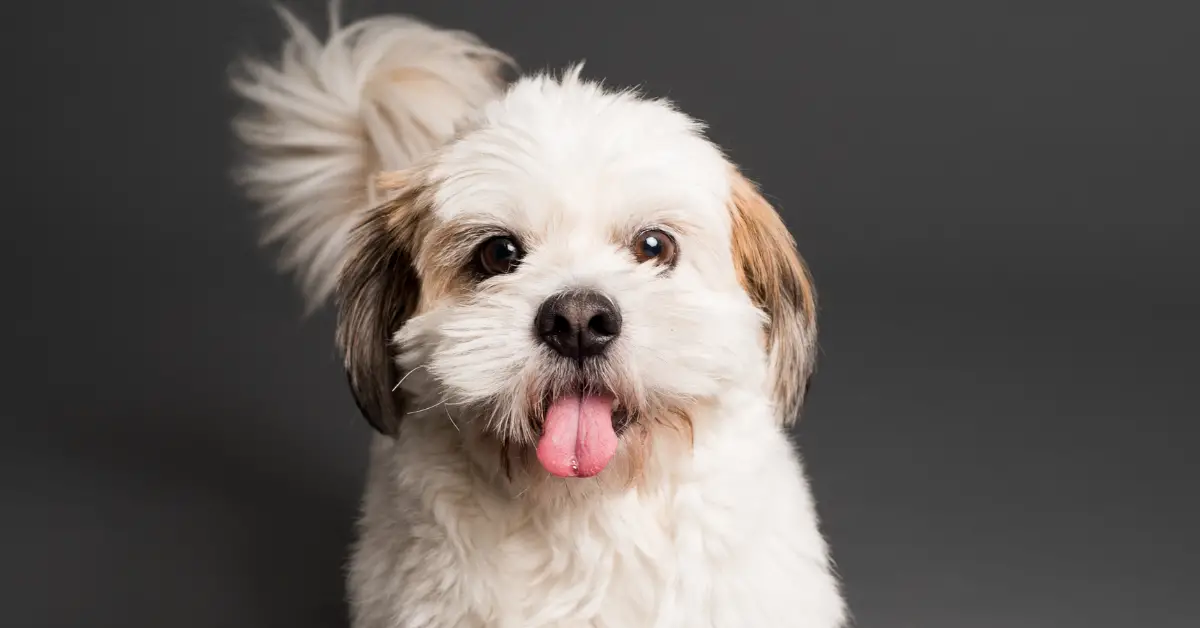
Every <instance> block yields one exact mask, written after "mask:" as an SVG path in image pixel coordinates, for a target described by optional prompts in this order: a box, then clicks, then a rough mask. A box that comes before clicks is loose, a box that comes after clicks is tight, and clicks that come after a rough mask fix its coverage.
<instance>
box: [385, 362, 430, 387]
mask: <svg viewBox="0 0 1200 628" xmlns="http://www.w3.org/2000/svg"><path fill="white" fill-rule="evenodd" d="M423 368H425V365H424V364H418V365H417V366H416V368H414V369H413V370H411V371H409V372H407V373H405V374H404V377H401V378H400V381H398V382H396V385H395V386H392V392H396V389H397V388H400V384H403V383H404V380H406V379H408V376H409V375H412V374H413V373H416V372H417V371H418V370H420V369H423Z"/></svg>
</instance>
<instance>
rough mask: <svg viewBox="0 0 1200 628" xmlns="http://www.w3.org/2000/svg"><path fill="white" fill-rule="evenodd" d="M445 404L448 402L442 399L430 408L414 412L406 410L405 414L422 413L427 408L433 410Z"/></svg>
mask: <svg viewBox="0 0 1200 628" xmlns="http://www.w3.org/2000/svg"><path fill="white" fill-rule="evenodd" d="M445 404H446V402H445V400H442V401H439V402H437V403H435V404H433V405H432V406H429V407H428V408H421V409H420V410H413V411H412V412H405V414H420V413H422V412H425V411H427V410H432V409H434V408H436V407H438V406H441V405H445ZM455 427H458V426H455Z"/></svg>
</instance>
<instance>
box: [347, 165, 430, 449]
mask: <svg viewBox="0 0 1200 628" xmlns="http://www.w3.org/2000/svg"><path fill="white" fill-rule="evenodd" d="M399 181H400V179H399V178H397V179H396V180H395V181H393V182H394V183H397V184H398V183H399ZM426 196H427V195H426V194H425V193H424V189H423V188H422V187H420V186H408V187H405V188H404V189H402V190H400V191H399V193H398V194H397V195H395V196H394V197H393V198H392V200H390V201H388V202H386V203H384V204H383V205H381V206H379V207H378V208H375V209H373V210H371V211H370V213H369V214H368V215H367V216H366V217H365V219H364V220H363V221H362V223H360V224H359V226H358V227H357V229H356V230H355V231H354V233H353V234H352V235H351V242H350V247H349V250H350V253H351V255H350V258H349V259H348V260H347V262H346V265H345V266H344V267H343V269H342V273H341V277H340V280H339V283H338V299H337V303H338V327H337V344H338V347H339V349H340V350H341V353H342V358H343V361H344V365H345V368H346V375H347V378H348V379H349V383H350V389H351V392H352V393H353V394H354V399H355V402H356V403H357V404H358V407H359V410H360V411H361V412H362V414H363V416H364V417H365V418H366V419H367V421H368V422H370V424H371V426H372V427H374V428H375V429H376V430H377V431H378V432H380V433H382V434H387V435H391V436H395V435H396V434H397V433H398V431H399V426H400V419H401V417H403V416H404V411H405V400H404V398H403V394H402V393H401V392H400V391H397V390H394V387H395V386H396V384H397V382H399V376H398V375H399V374H398V372H397V371H398V369H397V368H396V363H395V352H394V349H393V347H392V336H393V334H395V333H396V331H398V330H399V329H400V327H401V326H402V325H403V324H404V322H405V321H407V320H408V319H409V318H410V317H411V316H412V315H413V314H414V313H416V310H417V308H418V307H419V304H420V300H421V282H420V279H419V278H418V276H417V272H416V268H415V265H414V260H415V258H416V252H417V250H416V247H417V246H418V244H419V243H420V242H421V241H422V239H423V238H424V236H425V234H426V233H428V231H429V224H430V220H431V214H430V205H429V202H428V199H427V198H426Z"/></svg>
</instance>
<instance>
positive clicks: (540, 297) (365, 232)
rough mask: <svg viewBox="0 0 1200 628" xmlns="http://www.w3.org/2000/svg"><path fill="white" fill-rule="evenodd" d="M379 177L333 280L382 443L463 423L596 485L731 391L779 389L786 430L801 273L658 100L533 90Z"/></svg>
mask: <svg viewBox="0 0 1200 628" xmlns="http://www.w3.org/2000/svg"><path fill="white" fill-rule="evenodd" d="M384 183H385V187H388V188H391V189H392V190H393V196H392V200H390V201H388V202H387V203H385V204H383V205H382V206H381V207H379V208H378V209H376V210H374V211H373V212H372V214H371V216H370V217H369V218H368V220H366V221H365V222H364V223H363V225H362V226H361V227H360V228H359V230H358V231H357V233H356V235H355V240H354V242H353V243H352V247H351V252H352V254H351V258H350V260H349V261H348V263H347V264H346V266H345V268H344V269H343V273H342V277H341V285H340V307H341V312H340V315H341V323H340V330H339V342H340V344H341V346H342V348H343V351H344V352H345V359H346V366H347V370H348V372H349V375H350V380H351V385H352V387H353V389H354V392H355V396H356V398H357V399H358V401H359V404H360V407H361V408H362V410H363V412H364V414H365V415H366V416H367V418H368V419H369V420H370V421H371V422H372V424H373V425H374V426H375V427H376V428H377V429H378V430H380V431H382V432H385V433H390V434H394V433H396V431H397V430H398V429H399V424H400V421H401V420H402V419H404V420H439V421H451V420H454V421H455V424H456V426H457V427H459V428H460V429H462V430H464V431H470V432H471V433H474V434H478V435H484V436H485V437H487V438H492V439H495V441H496V442H499V443H501V444H503V445H505V449H508V447H509V446H516V447H519V448H527V449H533V448H536V451H537V454H538V458H539V460H540V461H541V462H542V466H543V467H545V469H546V470H547V471H549V472H550V473H553V474H555V475H560V476H590V475H594V474H596V473H599V472H600V471H601V470H602V469H603V468H604V467H605V466H606V464H607V463H608V461H609V460H610V459H611V458H612V457H613V455H614V454H615V453H616V450H617V449H619V448H620V447H621V443H622V442H623V441H628V440H629V437H628V436H627V435H629V434H632V433H638V434H641V435H642V436H645V435H646V434H651V435H652V433H651V432H650V430H652V429H653V428H654V426H662V425H668V426H671V427H672V428H680V427H685V428H687V429H691V427H692V426H691V425H690V423H689V422H690V421H691V420H692V419H691V417H692V416H693V414H694V413H693V412H692V410H693V409H694V408H695V407H696V406H697V404H704V403H710V402H712V401H713V400H714V399H717V398H719V397H720V396H721V395H723V394H724V393H726V392H727V391H729V390H731V389H734V388H742V389H748V390H755V391H758V392H761V393H763V394H766V395H770V396H771V397H772V399H773V400H774V402H775V404H776V408H777V414H778V417H779V420H780V421H783V422H787V421H789V420H790V419H791V418H792V417H794V416H795V414H796V413H797V411H798V410H799V405H800V400H801V398H802V396H803V390H804V386H805V384H806V380H807V377H808V375H809V372H810V370H811V368H812V352H813V351H812V350H813V346H814V331H815V328H814V324H813V291H812V287H811V284H810V282H809V279H808V275H807V272H806V270H805V268H804V266H803V264H802V263H801V261H800V258H799V257H798V255H797V254H796V251H795V248H794V244H793V243H792V240H791V237H790V236H789V235H788V233H787V231H786V229H785V228H784V227H783V224H782V222H781V221H780V220H779V217H778V216H777V214H776V213H775V211H774V210H773V209H772V208H771V207H770V206H769V205H768V204H767V203H766V201H765V200H763V198H762V197H761V196H760V195H759V194H758V193H757V191H756V190H755V189H754V187H753V186H752V185H751V184H750V183H749V182H747V181H746V180H745V179H744V178H742V176H741V175H740V174H738V172H737V171H736V170H735V169H734V168H733V167H731V166H730V165H729V163H728V162H727V161H726V160H725V159H724V157H723V156H722V155H721V153H720V152H719V151H718V150H717V149H716V148H715V147H713V146H712V145H711V144H710V143H709V142H708V141H707V140H705V139H704V138H703V137H702V135H701V129H700V126H699V125H698V124H697V123H696V122H694V121H693V120H691V119H690V118H688V117H686V116H684V115H683V114H681V113H678V112H677V111H675V110H674V109H672V108H671V107H670V106H668V105H666V104H664V103H662V102H657V101H647V100H643V99H640V98H638V97H636V96H634V95H631V94H612V93H605V92H603V91H602V90H600V89H599V88H598V87H597V86H594V85H590V84H587V83H583V82H581V81H580V80H579V79H578V77H577V75H576V74H575V73H571V74H568V75H567V76H566V77H565V78H564V79H563V81H562V82H561V83H560V82H557V81H553V80H551V79H549V78H544V77H543V78H539V79H530V80H526V81H523V82H521V83H518V84H517V85H516V86H515V87H514V88H513V90H512V91H510V93H509V94H508V95H507V96H506V97H505V98H504V99H503V100H501V101H499V102H496V103H493V105H492V106H490V107H489V108H488V109H487V110H486V111H485V112H483V115H482V120H481V121H480V122H479V124H478V125H477V126H476V127H473V128H472V130H470V131H468V132H466V133H464V134H463V135H462V136H461V137H460V138H459V139H457V140H456V141H454V142H452V143H451V144H449V145H448V146H446V147H445V148H444V149H443V150H441V151H439V152H438V153H437V154H436V155H435V156H434V157H433V158H432V159H431V160H429V161H427V162H426V163H423V164H422V165H420V166H418V167H416V168H413V169H412V170H410V171H406V172H402V173H392V174H388V175H385V182H384ZM430 406H432V407H430ZM410 415H411V416H410ZM422 415H424V416H422ZM406 416H407V418H406Z"/></svg>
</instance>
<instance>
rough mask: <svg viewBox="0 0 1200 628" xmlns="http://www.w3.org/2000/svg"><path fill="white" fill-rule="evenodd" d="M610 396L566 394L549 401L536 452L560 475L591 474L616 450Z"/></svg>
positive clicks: (542, 460) (565, 476) (585, 475)
mask: <svg viewBox="0 0 1200 628" xmlns="http://www.w3.org/2000/svg"><path fill="white" fill-rule="evenodd" d="M612 402H613V399H612V397H609V396H607V395H603V396H601V395H587V396H585V397H581V396H579V395H568V396H565V397H560V398H558V399H557V400H555V401H554V403H552V404H550V409H549V410H548V411H547V412H546V423H545V425H544V426H543V429H542V440H541V441H539V442H538V448H537V455H538V460H540V461H541V463H542V466H543V467H545V468H546V470H547V471H549V472H550V473H553V474H554V475H557V476H558V477H560V478H568V477H581V478H586V477H591V476H593V475H596V474H597V473H600V472H601V471H603V470H604V467H605V466H607V465H608V461H609V460H612V457H613V456H614V455H615V454H616V453H617V435H616V433H615V432H613V426H612Z"/></svg>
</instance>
